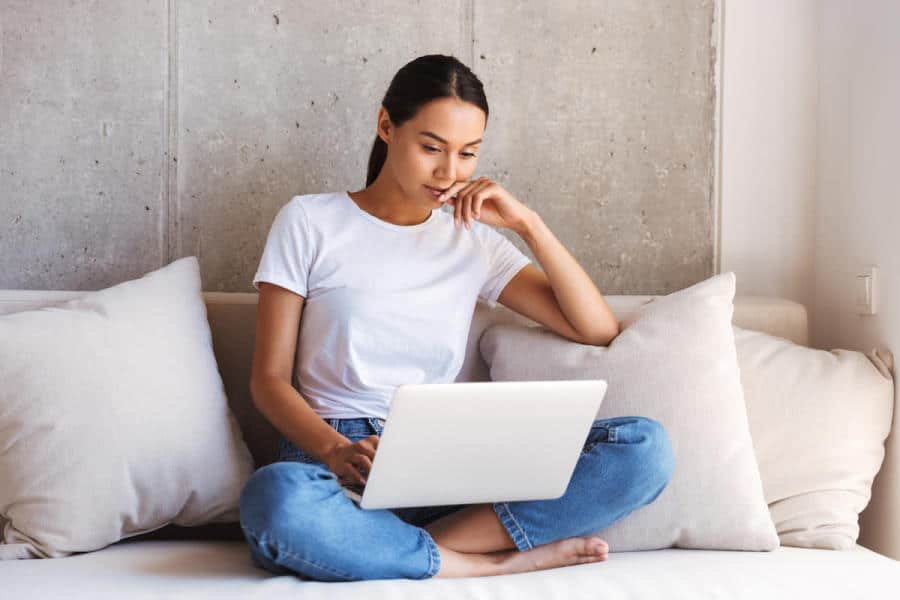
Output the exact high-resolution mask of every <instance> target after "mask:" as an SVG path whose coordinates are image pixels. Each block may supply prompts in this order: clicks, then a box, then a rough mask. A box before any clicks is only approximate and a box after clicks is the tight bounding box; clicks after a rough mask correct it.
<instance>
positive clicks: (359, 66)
mask: <svg viewBox="0 0 900 600" xmlns="http://www.w3.org/2000/svg"><path fill="white" fill-rule="evenodd" d="M717 27H718V24H717V22H716V7H715V2H714V0H708V1H701V0H698V1H682V2H675V3H672V2H668V1H664V0H651V1H647V2H631V1H625V0H622V1H612V2H602V3H600V2H575V1H569V2H554V3H549V2H548V3H536V2H535V3H531V2H529V3H520V2H513V1H511V0H496V1H493V2H487V1H483V0H456V1H452V0H451V1H442V2H410V1H409V0H406V1H402V0H389V1H380V2H375V3H371V2H352V1H349V0H340V1H335V2H330V3H321V2H311V1H305V2H294V3H290V4H288V5H285V4H284V3H278V2H268V1H258V2H253V3H247V2H241V1H230V2H222V1H217V2H213V1H210V0H207V1H193V2H184V1H178V0H169V1H168V2H165V1H163V0H154V1H148V2H143V3H140V4H138V3H130V2H129V3H123V2H112V1H106V2H63V1H62V0H48V1H45V2H28V1H25V0H2V2H0V288H28V289H72V290H89V289H99V288H101V287H105V286H108V285H113V284H115V283H118V282H121V281H124V280H127V279H130V278H134V277H138V276H140V275H142V274H144V273H146V272H147V271H150V270H153V269H156V268H158V267H160V266H162V265H165V264H168V263H169V262H171V261H172V260H174V259H176V258H179V257H182V256H187V255H195V256H197V257H198V258H199V260H200V264H201V268H202V274H203V287H204V289H205V290H227V291H252V286H251V285H250V280H251V277H252V275H253V272H254V270H255V268H256V265H257V263H258V260H259V256H260V254H261V252H262V247H263V244H264V242H265V236H266V234H267V232H268V228H269V226H270V224H271V222H272V218H273V217H274V215H275V212H276V211H277V210H278V208H280V207H281V205H282V204H284V203H285V202H286V201H287V200H288V199H289V198H290V197H291V196H293V195H295V194H303V193H311V192H320V191H332V190H341V189H349V190H354V189H360V188H361V187H362V186H363V185H364V181H365V166H366V164H367V161H368V153H369V149H370V147H371V143H372V140H373V138H374V131H375V115H376V113H377V109H378V105H379V102H380V100H381V97H382V96H383V94H384V92H385V90H386V89H387V85H388V83H389V82H390V79H391V77H392V76H393V74H394V73H395V72H396V70H397V69H398V68H399V67H401V66H402V65H403V64H405V63H406V62H408V61H409V60H411V59H413V58H415V57H416V56H419V55H422V54H430V53H443V54H453V55H455V56H457V57H458V58H460V59H461V60H462V61H463V62H465V63H466V64H468V65H469V66H470V67H471V68H472V69H473V70H474V71H475V72H476V74H478V75H479V77H480V78H481V79H482V81H483V82H484V84H485V89H486V92H487V95H488V101H489V103H490V106H491V116H490V122H489V124H488V128H487V131H486V132H485V143H484V145H483V148H482V151H481V153H480V157H479V165H478V170H477V171H476V176H477V175H486V176H488V177H491V178H493V179H495V180H497V181H499V182H500V183H501V184H502V185H504V187H506V188H507V189H509V190H510V191H511V192H512V193H513V194H514V195H516V196H517V197H518V198H520V199H521V200H522V201H523V202H525V203H526V204H528V205H529V206H531V207H533V208H534V209H535V210H537V211H538V212H539V213H540V214H541V215H542V217H543V218H544V220H545V221H546V222H547V223H548V225H549V226H550V228H551V229H552V230H553V231H554V232H555V233H556V235H557V237H558V238H559V239H560V240H561V241H562V242H563V244H565V246H566V247H567V248H568V249H569V250H570V251H571V252H572V254H573V255H574V256H575V257H576V259H578V260H579V262H580V263H581V264H582V265H583V266H584V268H585V270H586V271H587V272H588V273H589V274H590V275H591V277H592V278H593V280H594V282H595V283H596V284H597V285H598V287H599V288H600V290H601V291H602V292H604V293H606V294H662V293H668V292H671V291H674V290H677V289H680V288H683V287H686V286H688V285H691V284H692V283H695V282H697V281H699V280H701V279H703V278H705V277H708V276H710V275H711V274H713V272H714V264H715V262H714V260H715V257H714V252H715V248H714V246H715V244H714V240H715V231H714V227H715V201H714V197H715V196H714V178H715V169H714V165H715V161H714V158H715V143H714V141H715V104H716V85H715V63H716V48H715V44H716V35H715V33H714V32H715V30H716V28H717ZM504 233H506V234H507V235H509V237H510V239H512V240H513V241H514V243H516V245H517V246H519V247H520V248H521V249H522V250H523V251H525V252H526V254H528V255H529V256H531V257H532V259H533V258H534V257H533V255H532V254H531V253H530V251H529V250H528V248H527V246H526V245H525V244H524V243H523V242H522V241H521V240H520V239H519V238H518V237H517V236H516V235H515V234H513V233H512V232H509V231H505V230H504Z"/></svg>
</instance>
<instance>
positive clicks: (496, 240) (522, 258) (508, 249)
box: [478, 224, 531, 308]
mask: <svg viewBox="0 0 900 600" xmlns="http://www.w3.org/2000/svg"><path fill="white" fill-rule="evenodd" d="M480 225H483V229H482V231H481V233H480V237H481V240H482V247H483V248H484V251H485V253H486V258H487V260H488V274H487V279H486V280H485V282H484V285H482V287H481V291H480V292H479V293H478V296H479V297H480V298H482V299H484V301H485V302H487V304H488V306H490V307H491V308H494V307H495V306H497V297H498V296H500V294H501V293H502V292H503V288H505V287H506V284H507V283H509V281H510V279H512V278H513V277H514V276H515V275H516V273H518V272H519V271H521V270H522V268H523V267H525V266H526V265H528V264H531V259H529V258H528V257H527V256H526V255H525V254H524V253H522V251H521V250H519V249H518V248H516V246H515V245H514V244H513V243H512V242H511V241H509V239H507V238H506V236H504V235H503V234H502V233H500V232H498V231H497V230H495V229H494V228H492V227H490V226H488V225H484V224H480Z"/></svg>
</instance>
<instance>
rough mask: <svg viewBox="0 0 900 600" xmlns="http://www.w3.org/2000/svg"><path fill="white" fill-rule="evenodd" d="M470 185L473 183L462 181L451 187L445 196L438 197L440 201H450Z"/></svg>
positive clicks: (466, 180)
mask: <svg viewBox="0 0 900 600" xmlns="http://www.w3.org/2000/svg"><path fill="white" fill-rule="evenodd" d="M470 183H472V182H471V181H469V180H468V179H463V180H462V181H457V182H456V183H454V184H452V185H451V186H450V187H448V188H447V190H446V191H445V192H444V193H443V194H441V195H440V196H438V199H439V200H447V201H449V200H450V199H451V198H452V197H453V196H455V195H456V194H457V192H459V190H461V189H463V188H464V187H466V186H467V185H469V184H470Z"/></svg>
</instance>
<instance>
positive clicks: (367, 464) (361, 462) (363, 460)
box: [350, 454, 372, 472]
mask: <svg viewBox="0 0 900 600" xmlns="http://www.w3.org/2000/svg"><path fill="white" fill-rule="evenodd" d="M350 460H351V461H353V464H354V465H355V466H356V467H357V468H358V469H360V470H361V471H366V472H369V471H371V470H372V460H371V459H370V458H369V457H368V456H365V455H363V454H354V455H353V456H352V457H351V459H350Z"/></svg>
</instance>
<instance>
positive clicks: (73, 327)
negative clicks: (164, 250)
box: [0, 256, 253, 558]
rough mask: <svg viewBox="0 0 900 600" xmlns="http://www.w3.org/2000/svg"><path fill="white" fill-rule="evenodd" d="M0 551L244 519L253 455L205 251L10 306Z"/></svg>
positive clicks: (34, 551)
mask: <svg viewBox="0 0 900 600" xmlns="http://www.w3.org/2000/svg"><path fill="white" fill-rule="evenodd" d="M0 382H2V388H0V482H2V485H0V515H2V519H0V541H2V544H0V558H40V557H62V556H67V555H69V554H72V553H75V552H87V551H92V550H97V549H99V548H102V547H104V546H107V545H109V544H111V543H113V542H116V541H117V540H120V539H122V538H126V537H129V536H134V535H137V534H140V533H143V532H147V531H152V530H155V529H158V528H161V527H163V526H165V525H166V524H168V523H176V524H178V525H185V526H192V525H200V524H203V523H214V522H228V521H237V520H238V508H237V507H238V497H239V494H240V490H241V487H242V486H243V484H244V482H245V481H246V480H247V478H249V476H250V474H251V472H252V470H253V460H252V457H251V456H250V453H249V451H248V450H247V447H246V446H245V445H244V443H243V441H242V439H241V433H240V429H239V428H238V425H237V422H236V420H235V419H234V417H233V415H232V413H231V411H230V410H229V408H228V404H227V399H226V397H225V391H224V387H223V384H222V379H221V377H220V375H219V371H218V368H217V364H216V359H215V356H214V355H213V349H212V342H211V334H210V329H209V324H208V322H207V318H206V307H205V304H204V302H203V297H202V295H201V292H200V270H199V264H198V262H197V259H196V257H193V256H191V257H187V258H182V259H179V260H176V261H174V262H172V263H171V264H169V265H167V266H165V267H163V268H161V269H159V270H156V271H153V272H151V273H149V274H147V275H145V276H143V277H141V278H139V279H136V280H133V281H127V282H124V283H120V284H118V285H115V286H112V287H110V288H107V289H104V290H100V291H96V292H88V293H86V294H84V295H83V296H81V297H79V298H77V299H74V300H70V301H67V302H63V303H61V304H57V305H55V306H52V307H44V308H40V309H37V310H26V311H23V312H17V313H12V314H6V315H3V316H0Z"/></svg>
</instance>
